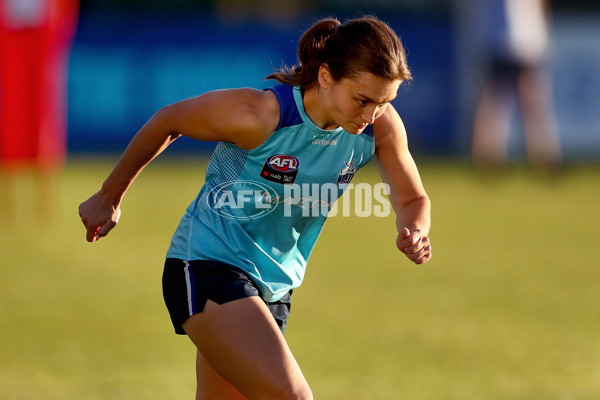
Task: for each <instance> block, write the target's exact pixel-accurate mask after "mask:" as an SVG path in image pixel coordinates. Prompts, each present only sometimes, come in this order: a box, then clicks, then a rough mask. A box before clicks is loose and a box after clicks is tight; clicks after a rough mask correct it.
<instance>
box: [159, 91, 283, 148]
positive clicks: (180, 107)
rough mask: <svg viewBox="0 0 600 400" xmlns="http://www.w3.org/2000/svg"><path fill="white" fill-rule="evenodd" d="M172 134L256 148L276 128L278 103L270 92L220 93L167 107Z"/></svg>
mask: <svg viewBox="0 0 600 400" xmlns="http://www.w3.org/2000/svg"><path fill="white" fill-rule="evenodd" d="M169 109H170V110H171V113H170V115H171V116H172V118H171V119H170V120H171V121H172V125H173V126H172V130H174V131H175V132H178V133H181V134H183V135H186V136H190V137H192V138H195V139H200V140H216V141H226V142H231V143H235V144H236V145H237V146H239V147H242V148H244V149H247V150H250V149H253V148H255V147H258V146H260V144H262V143H263V142H264V141H265V140H266V139H267V138H268V137H269V135H270V134H271V133H272V132H273V131H274V130H275V128H277V125H278V124H279V102H278V101H277V98H276V96H275V94H274V93H273V92H271V91H270V90H257V89H250V88H241V89H223V90H214V91H211V92H207V93H204V94H202V95H200V96H198V97H194V98H191V99H187V100H183V101H181V102H178V103H175V104H173V105H171V106H169Z"/></svg>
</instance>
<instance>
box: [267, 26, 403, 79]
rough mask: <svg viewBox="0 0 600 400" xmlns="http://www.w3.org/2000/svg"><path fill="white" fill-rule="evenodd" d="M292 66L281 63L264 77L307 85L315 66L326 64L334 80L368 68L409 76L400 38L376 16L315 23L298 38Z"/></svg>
mask: <svg viewBox="0 0 600 400" xmlns="http://www.w3.org/2000/svg"><path fill="white" fill-rule="evenodd" d="M298 59H299V61H300V64H299V65H298V66H295V67H291V68H288V67H284V68H282V69H281V70H280V71H279V72H275V73H273V74H271V75H269V76H267V77H266V79H275V80H277V81H278V82H281V83H286V84H289V85H300V86H305V87H308V86H311V85H312V84H314V83H315V82H316V80H317V76H318V72H319V68H320V66H321V65H323V64H327V65H328V66H329V71H330V73H331V76H332V77H333V79H334V80H336V81H339V80H340V79H342V78H346V77H352V76H353V75H355V74H356V73H358V72H370V73H372V74H374V75H377V76H380V77H382V78H386V79H390V80H403V81H404V80H411V79H412V75H411V73H410V70H409V68H408V65H407V63H406V54H405V52H404V47H403V46H402V42H401V41H400V39H399V38H398V36H397V35H396V33H395V32H394V31H393V30H392V29H391V28H390V27H389V26H388V25H387V24H386V23H384V22H382V21H380V20H379V19H377V18H376V17H372V16H367V17H363V18H357V19H352V20H349V21H346V22H345V23H344V24H341V23H340V22H339V21H338V20H337V19H334V18H326V19H322V20H320V21H318V22H317V23H315V24H314V25H313V26H312V27H311V28H309V29H308V30H307V31H306V32H304V34H303V35H302V36H301V38H300V42H299V43H298Z"/></svg>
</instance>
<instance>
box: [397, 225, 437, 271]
mask: <svg viewBox="0 0 600 400" xmlns="http://www.w3.org/2000/svg"><path fill="white" fill-rule="evenodd" d="M396 246H398V249H399V250H400V251H401V252H403V253H404V254H405V255H406V257H408V259H409V260H410V261H412V262H414V263H415V264H425V263H426V262H427V261H429V260H430V259H431V243H430V242H429V238H428V237H427V236H423V235H422V234H421V231H420V230H418V229H416V230H413V231H410V230H409V229H408V228H402V230H401V231H400V234H398V239H397V240H396Z"/></svg>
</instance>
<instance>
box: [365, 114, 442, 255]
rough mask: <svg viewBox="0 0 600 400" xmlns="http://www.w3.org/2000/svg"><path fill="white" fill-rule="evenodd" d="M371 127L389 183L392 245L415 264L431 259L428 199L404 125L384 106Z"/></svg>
mask: <svg viewBox="0 0 600 400" xmlns="http://www.w3.org/2000/svg"><path fill="white" fill-rule="evenodd" d="M373 128H374V136H375V156H376V158H377V165H378V168H379V173H380V175H381V178H382V179H383V181H384V182H385V183H387V184H388V185H389V186H390V201H391V203H392V207H393V208H394V211H395V212H396V228H397V229H398V238H397V239H396V246H397V247H398V249H399V250H400V251H402V252H403V253H404V254H405V255H406V257H408V259H409V260H411V261H412V262H414V263H415V264H424V263H426V262H427V261H429V260H430V259H431V243H430V241H429V237H428V235H429V229H430V227H431V202H430V200H429V196H427V193H426V192H425V189H424V187H423V184H422V183H421V178H420V176H419V171H418V170H417V167H416V165H415V162H414V160H413V158H412V156H411V154H410V152H409V150H408V143H407V138H406V130H405V129H404V124H403V123H402V120H401V119H400V116H399V115H398V113H397V112H396V110H395V109H394V107H392V105H388V106H387V108H386V110H385V112H384V113H383V115H381V117H379V118H377V119H376V120H375V123H374V126H373Z"/></svg>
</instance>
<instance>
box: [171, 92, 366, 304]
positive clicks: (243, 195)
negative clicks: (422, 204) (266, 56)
mask: <svg viewBox="0 0 600 400" xmlns="http://www.w3.org/2000/svg"><path fill="white" fill-rule="evenodd" d="M269 90H272V91H273V92H274V93H275V95H276V96H277V99H278V101H279V106H280V118H279V125H278V126H277V128H276V129H275V131H274V132H273V133H272V134H271V135H270V136H269V138H268V139H267V140H266V141H265V142H264V143H263V144H261V145H260V146H259V147H257V148H255V149H252V150H244V149H241V148H239V147H237V146H236V145H234V144H232V143H225V142H219V143H218V144H217V147H216V149H215V151H214V153H213V155H212V158H211V160H210V162H209V164H208V167H207V172H206V180H205V184H204V186H203V187H202V189H201V190H200V193H199V194H198V196H197V197H196V199H195V200H194V201H193V202H192V203H191V204H190V205H189V207H188V208H187V210H186V213H185V214H184V216H183V217H182V219H181V222H180V223H179V226H178V227H177V230H176V231H175V234H174V235H173V238H172V241H171V246H170V248H169V250H168V252H167V257H171V258H179V259H182V260H188V261H189V260H216V261H221V262H225V263H228V264H231V265H233V266H236V267H238V268H240V269H242V270H243V271H245V272H246V273H247V274H248V275H249V276H250V277H251V278H252V279H253V281H254V283H255V284H256V285H257V287H258V288H259V290H260V291H261V296H262V298H263V299H264V300H265V301H269V302H272V301H276V300H278V299H279V298H280V297H281V296H283V295H284V294H285V293H286V292H287V291H289V290H290V289H293V288H296V287H298V286H300V283H301V282H302V279H303V278H304V272H305V268H306V263H307V261H308V257H309V255H310V253H311V251H312V249H313V247H314V245H315V242H316V240H317V238H318V237H319V234H320V233H321V229H322V228H323V224H324V223H325V219H326V216H327V211H328V210H329V208H331V205H332V204H333V202H334V201H335V200H336V199H337V198H338V197H339V196H341V195H342V193H343V191H344V189H345V187H346V186H347V184H348V183H349V182H350V180H351V179H352V177H353V176H354V173H355V172H356V171H357V170H358V169H359V168H361V167H363V166H364V165H366V164H367V163H368V162H369V160H371V158H372V157H373V154H374V152H375V144H374V140H373V126H372V125H368V126H367V128H366V129H365V130H364V131H363V132H362V133H361V134H358V135H354V134H351V133H348V132H346V131H345V130H343V129H342V128H341V127H339V128H337V129H334V130H330V131H326V130H323V129H320V128H319V127H317V126H316V125H315V124H314V123H313V122H312V121H311V120H310V119H309V117H308V116H307V115H306V112H305V110H304V105H303V102H302V93H301V90H300V88H299V87H292V86H289V85H282V84H280V85H277V86H275V87H273V88H270V89H269Z"/></svg>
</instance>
